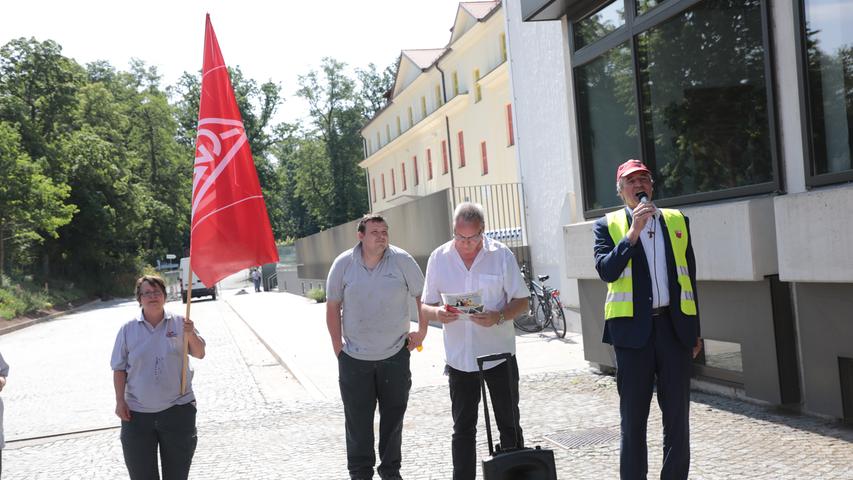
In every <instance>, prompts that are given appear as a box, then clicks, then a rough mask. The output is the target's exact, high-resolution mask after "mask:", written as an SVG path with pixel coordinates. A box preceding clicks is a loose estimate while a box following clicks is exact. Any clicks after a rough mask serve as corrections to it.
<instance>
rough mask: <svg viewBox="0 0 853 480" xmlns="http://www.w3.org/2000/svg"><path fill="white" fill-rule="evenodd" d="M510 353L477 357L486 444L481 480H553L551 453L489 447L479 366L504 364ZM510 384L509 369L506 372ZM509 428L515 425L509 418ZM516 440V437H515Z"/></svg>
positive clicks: (485, 397) (486, 406) (489, 430)
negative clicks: (492, 363)
mask: <svg viewBox="0 0 853 480" xmlns="http://www.w3.org/2000/svg"><path fill="white" fill-rule="evenodd" d="M511 358H512V354H511V353H498V354H494V355H483V356H482V357H477V370H478V371H479V374H480V389H481V390H482V395H483V417H484V420H485V421H486V438H487V441H488V442H489V455H491V456H492V458H490V459H488V460H483V480H557V468H556V466H555V464H554V452H553V451H552V450H548V449H544V448H541V447H539V446H536V447H534V448H507V449H501V448H500V446H498V447H497V448H495V446H494V445H493V444H492V426H491V423H490V422H489V401H488V395H487V394H486V380H485V378H484V377H483V363H485V362H488V361H492V360H507V361H509V360H510V359H511ZM508 370H509V372H510V374H509V381H510V382H512V381H513V378H512V369H511V368H509V369H508ZM512 423H513V425H515V424H516V421H515V418H513V422H512ZM515 438H516V439H517V438H518V435H515Z"/></svg>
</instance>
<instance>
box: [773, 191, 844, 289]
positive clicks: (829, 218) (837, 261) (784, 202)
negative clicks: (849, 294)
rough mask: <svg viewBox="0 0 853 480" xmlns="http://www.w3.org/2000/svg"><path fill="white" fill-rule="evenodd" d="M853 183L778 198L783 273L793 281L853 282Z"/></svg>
mask: <svg viewBox="0 0 853 480" xmlns="http://www.w3.org/2000/svg"><path fill="white" fill-rule="evenodd" d="M851 206H853V187H851V186H849V185H843V186H838V187H830V188H823V189H820V190H813V191H811V192H806V193H798V194H793V195H783V196H778V197H776V198H775V199H774V207H775V211H776V230H777V237H778V239H779V247H778V248H779V276H780V277H781V279H782V280H784V281H789V282H847V283H850V282H853V248H851V247H850V244H851V240H853V222H850V221H849V219H850V215H851V214H850V207H851Z"/></svg>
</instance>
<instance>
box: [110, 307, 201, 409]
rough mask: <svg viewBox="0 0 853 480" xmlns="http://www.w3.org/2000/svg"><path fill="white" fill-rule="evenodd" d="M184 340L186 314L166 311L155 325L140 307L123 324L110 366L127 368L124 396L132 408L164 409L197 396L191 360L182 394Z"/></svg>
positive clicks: (114, 368) (125, 369) (118, 368)
mask: <svg viewBox="0 0 853 480" xmlns="http://www.w3.org/2000/svg"><path fill="white" fill-rule="evenodd" d="M196 333H198V332H196ZM199 338H201V337H199ZM203 341H204V340H203V339H202V342H203ZM183 342H184V317H182V316H180V315H174V314H172V313H169V312H166V316H165V318H163V320H162V321H161V322H160V323H158V324H157V326H156V327H152V326H151V324H150V323H148V322H147V321H146V320H145V317H143V315H142V310H140V311H139V316H138V317H136V319H134V320H131V321H129V322H127V323H125V324H124V325H122V327H121V329H120V330H119V331H118V335H117V336H116V343H115V346H114V347H113V355H112V358H111V360H110V366H111V367H112V369H113V371H122V370H123V371H126V372H127V385H126V386H125V389H124V399H125V401H127V406H128V408H130V410H131V411H134V412H142V413H156V412H162V411H163V410H166V409H167V408H170V407H172V406H174V405H184V404H187V403H189V402H192V401H194V400H195V395H194V394H193V388H192V379H193V369H192V366H191V364H188V367H187V370H188V371H187V389H186V392H185V393H184V394H183V395H181V369H182V368H183V353H184V344H183Z"/></svg>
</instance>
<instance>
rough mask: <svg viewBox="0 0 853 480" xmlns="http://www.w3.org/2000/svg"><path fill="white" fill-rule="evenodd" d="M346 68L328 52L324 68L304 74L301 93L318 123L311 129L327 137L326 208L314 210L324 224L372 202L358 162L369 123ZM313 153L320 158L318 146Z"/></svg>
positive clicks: (315, 134) (359, 211)
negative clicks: (363, 131) (328, 186)
mask: <svg viewBox="0 0 853 480" xmlns="http://www.w3.org/2000/svg"><path fill="white" fill-rule="evenodd" d="M345 68H346V64H344V63H342V62H339V61H337V60H335V59H332V58H328V57H327V58H324V59H323V62H322V66H321V71H320V72H317V71H311V72H309V73H308V74H306V75H303V76H300V77H299V84H300V86H301V88H300V89H299V90H298V92H297V95H299V96H300V97H302V98H304V99H305V100H306V101H307V102H308V106H309V114H310V116H311V123H312V126H313V127H314V128H313V129H312V130H311V131H310V132H309V135H311V136H313V137H315V138H317V139H319V140H321V141H322V142H323V145H324V146H325V154H326V161H327V163H328V171H329V174H330V176H331V191H330V192H329V193H328V199H327V202H326V205H327V206H326V209H327V213H325V214H322V215H320V214H319V213H318V214H316V215H315V214H314V213H312V215H313V216H314V219H315V220H316V221H317V223H318V224H320V225H323V224H324V223H327V222H330V225H329V226H332V225H339V224H342V223H345V222H348V221H350V220H352V219H354V218H358V217H359V216H361V215H362V214H364V212H366V211H367V208H368V204H367V187H366V185H365V182H364V174H363V172H362V171H361V168H359V166H358V163H359V162H360V161H361V158H362V155H363V146H362V141H361V135H360V130H361V127H362V126H363V125H364V114H363V105H362V102H361V99H360V98H359V96H358V94H357V90H356V89H357V86H356V82H355V81H354V80H352V79H351V78H349V77H348V76H347V75H346V73H345V72H344V70H345ZM311 158H312V159H314V158H315V157H314V155H313V152H312V155H311ZM315 167H316V165H312V167H311V168H315ZM298 190H299V189H298ZM299 191H302V192H304V191H306V190H305V189H301V190H299ZM319 191H320V190H317V192H319ZM306 203H310V202H307V201H306ZM309 210H310V207H309Z"/></svg>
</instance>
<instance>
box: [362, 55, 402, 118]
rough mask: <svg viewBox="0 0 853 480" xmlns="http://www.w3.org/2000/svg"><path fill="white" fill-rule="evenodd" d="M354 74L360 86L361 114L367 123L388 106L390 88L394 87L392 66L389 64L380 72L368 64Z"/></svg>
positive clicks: (371, 64)
mask: <svg viewBox="0 0 853 480" xmlns="http://www.w3.org/2000/svg"><path fill="white" fill-rule="evenodd" d="M355 74H356V77H357V78H358V82H359V84H360V87H359V92H358V94H359V99H360V101H361V105H362V114H363V115H364V119H365V121H367V120H370V119H371V118H373V117H375V116H376V114H377V113H379V111H380V110H382V109H383V108H384V107H385V105H387V104H388V99H389V98H390V95H391V88H392V87H393V86H394V74H395V71H394V65H393V64H390V65H388V66H387V67H385V69H384V70H382V71H381V72H380V71H379V70H377V68H376V65H374V64H373V63H370V64H368V65H367V68H363V69H357V70H356V71H355Z"/></svg>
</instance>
